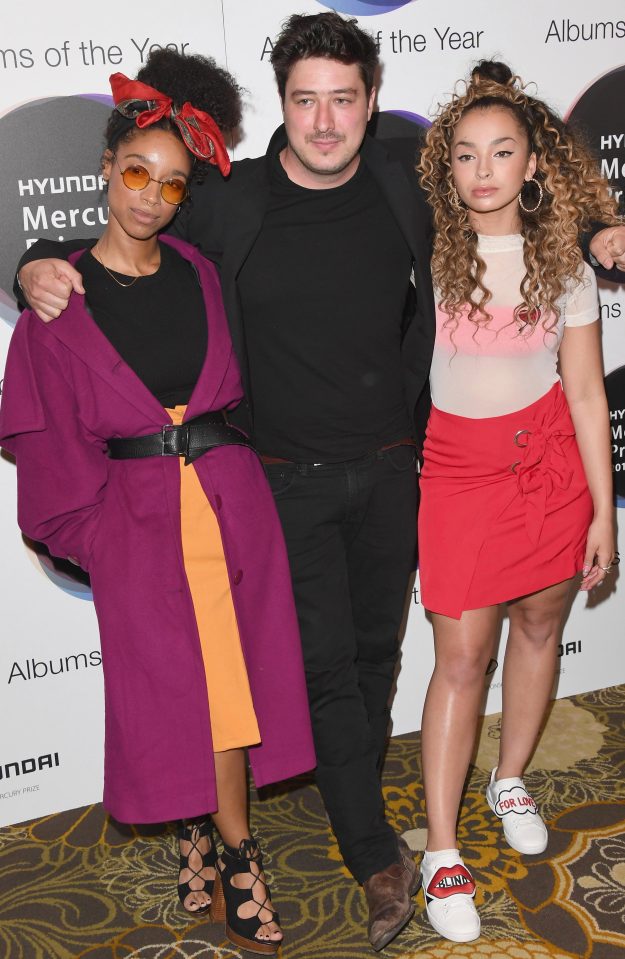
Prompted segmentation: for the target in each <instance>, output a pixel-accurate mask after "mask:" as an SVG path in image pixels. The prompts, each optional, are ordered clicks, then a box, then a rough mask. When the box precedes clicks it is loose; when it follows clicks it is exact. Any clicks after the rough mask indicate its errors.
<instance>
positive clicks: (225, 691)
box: [167, 406, 260, 752]
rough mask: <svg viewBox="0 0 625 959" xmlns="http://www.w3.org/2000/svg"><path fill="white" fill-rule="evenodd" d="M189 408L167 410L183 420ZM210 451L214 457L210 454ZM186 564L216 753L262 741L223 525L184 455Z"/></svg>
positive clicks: (182, 520)
mask: <svg viewBox="0 0 625 959" xmlns="http://www.w3.org/2000/svg"><path fill="white" fill-rule="evenodd" d="M185 410H186V407H185V406H176V407H175V408H174V409H168V410H167V412H168V414H169V415H170V416H171V419H172V422H173V423H175V424H176V425H177V424H179V423H181V422H182V418H183V416H184V413H185ZM207 455H210V453H209V454H207ZM180 527H181V535H182V553H183V557H184V567H185V572H186V575H187V581H188V583H189V589H190V591H191V598H192V600H193V607H194V610H195V618H196V621H197V627H198V633H199V636H200V645H201V648H202V659H203V660H204V670H205V673H206V687H207V690H208V703H209V709H210V719H211V732H212V736H213V748H214V750H215V752H223V751H224V750H226V749H235V748H237V747H241V746H252V745H254V744H256V743H259V742H260V733H259V730H258V722H257V719H256V714H255V712H254V705H253V702H252V694H251V691H250V684H249V680H248V676H247V670H246V667H245V660H244V658H243V650H242V648H241V639H240V637H239V628H238V625H237V619H236V614H235V611H234V605H233V602H232V595H231V592H230V580H229V577H228V569H227V567H226V560H225V557H224V550H223V544H222V540H221V533H220V530H219V524H218V522H217V518H216V516H215V513H214V512H213V509H212V507H211V505H210V503H209V502H208V500H207V498H206V496H205V494H204V491H203V489H202V487H201V484H200V481H199V479H198V477H197V473H196V472H195V468H194V466H193V465H192V464H190V465H189V466H185V464H184V459H183V458H182V457H181V458H180Z"/></svg>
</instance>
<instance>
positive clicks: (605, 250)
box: [590, 224, 625, 270]
mask: <svg viewBox="0 0 625 959" xmlns="http://www.w3.org/2000/svg"><path fill="white" fill-rule="evenodd" d="M590 252H591V253H592V255H593V256H594V258H595V259H596V260H597V261H598V262H599V263H600V264H601V266H602V267H604V268H605V269H606V270H611V269H613V268H614V267H616V268H617V269H619V270H625V224H624V225H622V226H608V227H606V228H605V229H603V230H599V232H598V233H595V235H594V236H593V238H592V240H591V241H590Z"/></svg>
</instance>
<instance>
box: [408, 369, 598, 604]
mask: <svg viewBox="0 0 625 959" xmlns="http://www.w3.org/2000/svg"><path fill="white" fill-rule="evenodd" d="M423 452H424V466H423V470H422V473H421V483H420V485H421V503H420V507H419V568H420V581H421V600H422V602H423V605H424V606H425V608H426V609H428V610H430V611H431V612H434V613H442V614H443V615H445V616H451V617H453V618H455V619H459V618H460V616H461V615H462V613H463V611H464V610H466V609H480V608H482V607H484V606H493V605H495V604H496V603H502V602H506V601H509V600H512V599H516V598H517V597H519V596H526V595H528V594H529V593H534V592H536V591H538V590H540V589H545V588H546V587H547V586H552V585H554V584H555V583H559V582H562V581H563V580H565V579H569V578H570V577H572V576H574V575H575V574H576V573H578V572H579V571H580V570H581V568H582V565H583V558H584V550H585V546H586V536H587V532H588V527H589V525H590V522H591V520H592V516H593V504H592V499H591V496H590V492H589V490H588V484H587V482H586V476H585V474H584V468H583V466H582V461H581V458H580V454H579V450H578V447H577V441H576V439H575V430H574V428H573V423H572V420H571V414H570V412H569V408H568V404H567V402H566V398H565V396H564V392H563V390H562V387H561V385H560V383H556V384H554V386H553V387H552V388H551V389H550V390H549V392H548V393H546V394H545V396H543V397H541V399H539V400H537V401H536V402H535V403H532V405H531V406H527V407H525V409H522V410H518V411H516V412H514V413H508V414H506V415H504V416H496V417H489V418H486V419H470V418H468V417H464V416H456V415H454V414H450V413H444V412H442V411H441V410H438V409H436V408H435V407H433V408H432V411H431V414H430V419H429V422H428V427H427V433H426V440H425V444H424V448H423Z"/></svg>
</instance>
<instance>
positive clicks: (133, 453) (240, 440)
mask: <svg viewBox="0 0 625 959" xmlns="http://www.w3.org/2000/svg"><path fill="white" fill-rule="evenodd" d="M106 445H107V446H108V455H109V456H110V458H111V459H114V460H128V459H143V458H144V457H147V456H184V461H185V464H186V465H188V464H189V463H192V462H193V461H194V460H196V459H198V458H199V457H200V456H202V455H203V454H204V453H206V452H208V450H211V449H214V448H215V447H217V446H249V447H252V444H251V443H250V441H249V439H248V438H247V436H246V435H245V434H244V433H241V431H240V430H237V429H235V427H234V426H230V425H229V424H228V423H226V420H225V418H224V414H223V412H222V411H221V410H218V411H217V412H214V413H202V414H201V415H200V416H194V417H193V419H192V420H189V421H188V422H187V423H181V424H179V425H174V424H173V423H172V424H171V425H169V424H167V425H166V426H163V427H162V428H161V430H160V431H159V432H158V433H150V434H149V435H148V436H124V437H114V438H113V439H110V440H108V442H107V444H106Z"/></svg>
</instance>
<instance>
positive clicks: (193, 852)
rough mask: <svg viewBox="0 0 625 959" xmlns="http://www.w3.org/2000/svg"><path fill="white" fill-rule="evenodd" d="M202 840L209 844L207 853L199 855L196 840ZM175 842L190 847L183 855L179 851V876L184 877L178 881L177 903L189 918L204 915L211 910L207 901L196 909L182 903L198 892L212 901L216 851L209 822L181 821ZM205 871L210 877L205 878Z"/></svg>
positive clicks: (206, 820) (202, 820)
mask: <svg viewBox="0 0 625 959" xmlns="http://www.w3.org/2000/svg"><path fill="white" fill-rule="evenodd" d="M205 838H208V842H209V847H208V851H207V852H201V851H200V849H199V845H200V841H201V840H202V839H205ZM178 841H179V842H181V841H182V842H184V841H186V842H188V843H190V844H191V846H190V849H189V850H188V852H187V853H186V854H183V852H182V849H181V850H180V876H184V875H185V874H186V875H187V876H188V878H187V879H186V880H184V881H181V880H180V881H179V882H178V896H179V897H180V902H181V903H182V906H183V909H184V910H185V912H188V913H189V914H190V915H193V916H196V915H202V914H205V913H207V912H208V910H209V909H210V907H211V903H210V902H207V903H206V905H205V906H199V907H198V908H197V909H189V908H188V906H187V905H186V901H187V899H188V898H189V896H192V895H194V894H198V893H205V894H206V895H207V896H209V897H210V898H211V901H212V897H213V887H214V885H215V875H216V867H217V850H216V848H215V840H214V839H213V824H212V822H211V820H210V819H201V820H192V819H189V820H186V821H185V820H183V821H182V822H181V823H180V824H179V826H178ZM200 862H201V865H200ZM197 867H199V868H197ZM207 872H210V878H207V875H206V874H207ZM194 880H195V881H194Z"/></svg>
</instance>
